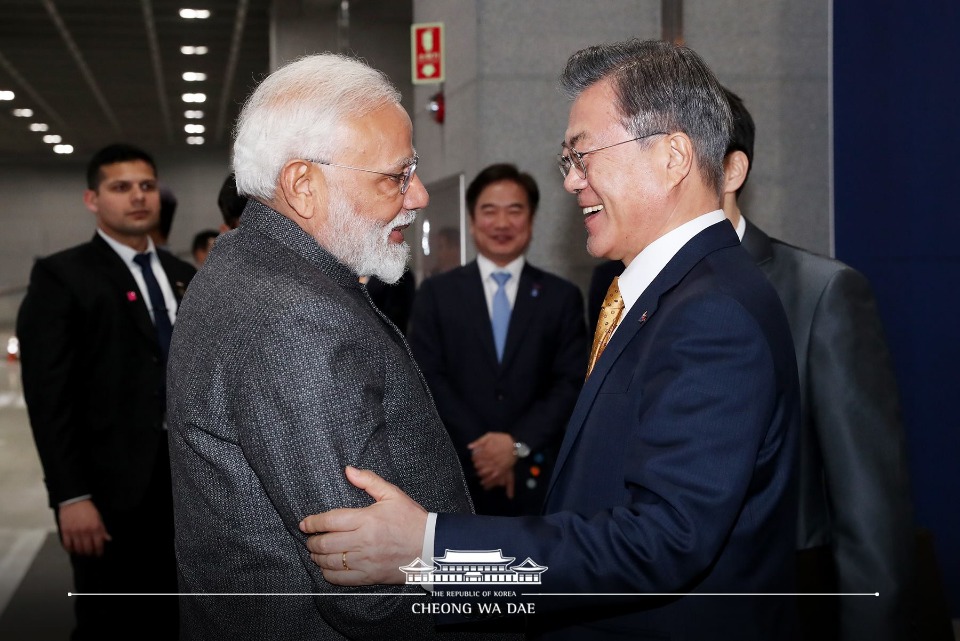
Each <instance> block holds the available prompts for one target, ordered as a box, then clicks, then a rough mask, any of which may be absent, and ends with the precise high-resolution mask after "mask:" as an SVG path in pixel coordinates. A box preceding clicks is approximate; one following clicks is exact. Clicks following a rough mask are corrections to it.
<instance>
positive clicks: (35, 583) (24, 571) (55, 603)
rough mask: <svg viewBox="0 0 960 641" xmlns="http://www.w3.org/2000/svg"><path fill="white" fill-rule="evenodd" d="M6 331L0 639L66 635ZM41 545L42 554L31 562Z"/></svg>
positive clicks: (0, 407) (57, 566)
mask: <svg viewBox="0 0 960 641" xmlns="http://www.w3.org/2000/svg"><path fill="white" fill-rule="evenodd" d="M11 335H12V334H11V332H10V331H9V330H0V348H2V349H3V354H2V355H0V356H2V358H3V360H2V361H0V495H2V496H3V500H2V501H0V638H2V639H4V641H19V640H20V639H31V640H32V641H40V640H43V641H46V640H47V639H49V640H51V641H52V640H54V639H66V638H67V636H66V635H67V634H68V633H69V630H70V628H71V627H72V625H73V623H72V603H70V602H69V598H68V597H67V591H68V590H69V589H70V566H69V561H68V559H67V555H66V553H64V552H63V550H62V549H60V548H59V546H58V545H57V543H56V540H55V539H53V538H52V537H51V535H52V534H53V533H54V532H55V530H56V528H55V524H54V520H53V513H52V511H51V510H50V508H49V507H47V494H46V490H45V489H44V487H43V473H42V471H41V468H40V460H39V458H38V457H37V450H36V448H35V447H34V444H33V436H32V434H31V433H30V424H29V421H28V419H27V410H26V406H25V404H24V402H23V394H22V391H21V388H20V367H19V363H17V362H16V361H12V360H9V359H8V358H7V355H6V346H7V339H8V338H9V337H10V336H11ZM45 544H46V547H44V545H45ZM41 549H45V552H44V554H43V557H44V558H43V559H42V562H39V563H35V562H36V561H37V560H38V559H37V556H38V552H40V550H41ZM25 579H26V580H25ZM18 590H19V592H18ZM8 608H9V609H8Z"/></svg>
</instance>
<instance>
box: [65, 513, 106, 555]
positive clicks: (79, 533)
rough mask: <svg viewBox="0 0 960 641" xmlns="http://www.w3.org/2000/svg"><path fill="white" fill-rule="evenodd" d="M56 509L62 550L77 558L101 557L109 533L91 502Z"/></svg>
mask: <svg viewBox="0 0 960 641" xmlns="http://www.w3.org/2000/svg"><path fill="white" fill-rule="evenodd" d="M58 509H59V516H60V541H61V543H63V548H64V549H65V550H66V551H67V552H69V553H70V554H76V555H79V556H103V545H104V543H106V542H107V541H109V540H110V533H109V532H107V528H106V526H105V525H104V524H103V519H101V518H100V511H99V510H97V506H96V505H94V504H93V501H92V500H90V499H85V500H83V501H77V502H76V503H67V504H66V505H61V506H60V507H59V508H58Z"/></svg>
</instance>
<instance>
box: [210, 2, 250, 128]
mask: <svg viewBox="0 0 960 641" xmlns="http://www.w3.org/2000/svg"><path fill="white" fill-rule="evenodd" d="M248 4H249V3H248V1H247V0H239V1H238V2H237V16H236V18H234V21H233V36H232V37H231V38H230V53H229V55H228V56H227V68H226V70H225V71H224V73H223V86H222V87H221V88H220V109H219V112H218V114H217V133H216V142H217V143H220V142H223V135H224V131H225V129H226V127H227V105H228V103H229V102H230V87H232V86H233V77H234V75H236V73H237V59H238V58H239V57H240V40H241V39H242V38H243V26H244V23H246V21H247V5H248Z"/></svg>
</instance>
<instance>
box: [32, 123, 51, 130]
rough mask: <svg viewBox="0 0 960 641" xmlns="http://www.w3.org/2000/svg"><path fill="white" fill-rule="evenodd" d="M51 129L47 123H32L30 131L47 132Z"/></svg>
mask: <svg viewBox="0 0 960 641" xmlns="http://www.w3.org/2000/svg"><path fill="white" fill-rule="evenodd" d="M48 129H50V127H49V126H48V125H47V124H46V123H45V122H32V123H30V131H46V130H48Z"/></svg>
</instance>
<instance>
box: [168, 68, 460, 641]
mask: <svg viewBox="0 0 960 641" xmlns="http://www.w3.org/2000/svg"><path fill="white" fill-rule="evenodd" d="M399 100H400V96H399V94H398V92H397V91H396V89H394V88H393V86H392V85H391V84H390V83H389V81H388V80H387V79H386V78H385V77H384V76H383V75H382V74H381V73H379V72H377V71H375V70H373V69H371V68H370V67H368V66H366V65H364V64H362V63H360V62H359V61H356V60H353V59H350V58H346V57H341V56H336V55H332V54H324V55H315V56H309V57H306V58H302V59H300V60H298V61H296V62H293V63H291V64H289V65H287V66H285V67H282V68H281V69H279V70H277V71H276V72H274V73H273V74H271V75H270V76H269V77H267V78H266V79H265V80H264V81H263V82H262V83H261V84H260V85H259V87H257V89H256V90H255V91H254V92H253V94H252V95H251V96H250V98H249V99H248V100H247V102H246V104H245V105H244V107H243V110H242V112H241V114H240V117H239V122H238V125H237V128H236V139H235V141H234V147H233V168H234V170H235V175H236V184H237V189H238V191H239V193H240V194H241V195H243V196H247V197H248V198H249V202H248V203H247V206H246V209H245V210H244V212H243V215H242V217H241V218H240V223H239V226H238V228H237V229H236V230H234V231H232V232H230V233H227V234H224V235H223V236H222V237H221V238H219V239H218V241H217V250H216V251H215V252H213V253H212V255H211V256H210V258H209V259H208V260H207V262H206V263H205V264H204V267H203V269H202V271H201V272H200V274H199V275H198V278H197V279H196V280H195V281H194V282H195V283H196V285H197V289H196V295H194V296H188V297H187V299H186V300H185V301H184V305H183V307H182V308H181V312H180V315H179V317H178V320H177V331H176V332H175V333H174V336H173V342H172V347H171V355H170V367H169V414H170V446H171V459H172V463H173V478H174V504H175V513H176V519H177V532H176V548H177V560H178V570H179V579H180V589H181V592H183V593H184V594H183V596H182V597H181V599H182V600H181V608H182V609H181V612H182V617H181V622H182V626H181V632H182V635H183V637H184V638H186V639H204V640H205V639H231V640H232V641H240V640H244V639H249V640H251V641H252V640H254V639H256V640H261V639H298V640H308V639H410V638H418V639H419V638H432V637H433V634H434V631H433V625H432V618H431V617H429V616H422V615H415V614H414V613H413V611H412V609H411V604H415V603H419V604H420V605H421V606H425V605H429V604H425V603H423V601H425V600H426V599H427V598H428V597H427V595H426V593H425V592H423V590H421V589H420V588H419V587H416V586H411V587H409V588H404V589H377V590H373V591H371V592H367V593H364V594H356V593H354V592H355V591H351V590H345V589H342V588H339V587H336V586H333V585H331V584H329V583H327V582H325V581H324V579H323V577H322V576H321V572H320V570H319V569H318V568H317V567H316V566H315V565H314V564H313V563H312V562H311V561H310V558H309V555H308V552H307V548H306V546H305V536H304V535H303V534H301V533H300V532H299V530H298V529H297V523H298V522H299V521H300V519H302V518H303V517H304V515H306V514H310V513H311V512H317V511H321V510H325V509H330V508H334V507H343V506H361V505H366V504H369V503H370V499H369V497H367V496H366V495H365V494H364V493H363V492H361V491H359V490H357V489H356V488H354V487H352V486H351V485H350V484H349V483H347V481H346V480H345V479H344V478H343V472H342V471H343V468H344V466H345V465H357V466H362V467H366V468H371V469H375V470H377V471H378V473H379V474H382V475H383V476H384V477H385V478H389V479H391V481H392V482H394V483H396V484H397V485H398V486H400V487H402V488H403V489H404V491H406V492H408V493H409V494H410V495H411V496H414V497H416V500H417V501H418V502H421V503H423V504H424V505H426V506H429V507H428V509H431V510H437V511H441V512H448V511H449V512H460V513H468V512H470V511H471V505H470V500H469V498H468V496H467V490H466V484H465V482H464V479H463V474H462V472H461V469H460V465H459V462H458V460H457V456H456V453H455V451H454V449H453V446H452V444H451V443H450V439H449V437H448V436H447V434H446V432H445V430H444V428H443V425H442V424H441V422H440V419H439V418H438V417H437V413H436V410H435V409H434V407H433V403H432V401H431V398H430V394H429V392H428V391H427V387H426V383H425V381H424V380H423V379H422V377H421V376H420V374H419V372H418V370H417V367H416V366H415V364H414V362H413V360H412V358H411V357H410V355H409V349H408V347H407V345H406V342H405V340H404V338H403V335H402V334H401V333H400V332H399V331H398V329H397V328H396V327H395V326H394V325H392V324H391V323H390V322H389V321H388V320H387V317H386V316H384V315H383V314H382V313H380V312H379V311H378V310H377V308H376V307H375V306H374V305H373V302H372V301H371V299H370V297H369V295H368V293H367V291H366V289H365V288H364V286H363V285H362V284H361V283H360V280H359V277H360V276H376V277H378V278H380V279H382V280H383V281H385V282H388V283H393V282H396V281H397V280H398V279H399V278H400V276H401V274H402V273H403V270H404V267H405V265H406V262H407V257H408V254H409V247H408V245H407V243H406V242H405V241H404V231H405V230H406V228H407V227H408V225H410V224H411V223H412V222H413V221H414V218H415V217H416V211H417V210H418V209H420V208H421V207H424V206H425V205H426V204H427V200H428V196H427V192H426V190H425V189H424V187H423V184H422V183H421V182H420V180H419V178H417V176H416V174H415V173H414V172H415V170H416V165H417V155H416V153H415V151H414V149H413V145H412V130H411V123H410V119H409V117H408V116H407V114H406V112H404V110H403V109H402V108H401V106H400V104H399ZM352 562H353V559H352V558H351V557H350V556H349V555H347V554H344V555H342V556H341V559H340V563H341V567H344V568H346V567H349V564H350V563H352ZM398 592H401V593H402V594H400V595H399V596H398V595H397V594H396V593H398ZM379 593H385V594H379ZM407 593H410V594H407ZM211 594H217V595H218V596H201V595H211ZM238 595H248V596H238Z"/></svg>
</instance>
